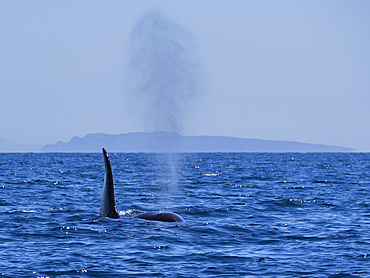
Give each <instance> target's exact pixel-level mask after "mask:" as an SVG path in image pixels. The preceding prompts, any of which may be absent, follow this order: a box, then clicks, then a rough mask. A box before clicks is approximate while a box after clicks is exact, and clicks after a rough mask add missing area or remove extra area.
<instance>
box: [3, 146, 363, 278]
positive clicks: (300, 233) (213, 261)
mask: <svg viewBox="0 0 370 278" xmlns="http://www.w3.org/2000/svg"><path fill="white" fill-rule="evenodd" d="M108 152H109V150H108ZM109 155H110V160H111V163H112V166H113V174H114V181H115V193H116V203H117V207H118V210H119V211H120V214H121V218H120V219H117V220H116V219H102V218H100V217H99V206H100V194H101V190H102V185H103V180H104V161H103V155H102V154H99V153H93V154H67V153H66V154H60V153H58V154H52V153H48V154H45V153H42V154H40V153H28V154H0V259H1V260H0V276H1V275H2V276H3V277H370V197H369V190H370V154H369V153H307V154H300V153H281V154H279V153H277V154H272V153H189V154H125V153H117V154H114V153H110V154H109ZM159 210H166V211H169V212H175V213H178V214H180V215H181V216H182V217H183V218H184V219H185V222H182V223H164V222H156V221H147V220H143V219H137V218H134V216H135V215H136V214H137V213H139V212H143V211H159Z"/></svg>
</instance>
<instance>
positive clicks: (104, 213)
mask: <svg viewBox="0 0 370 278" xmlns="http://www.w3.org/2000/svg"><path fill="white" fill-rule="evenodd" d="M103 155H104V162H105V176H104V186H103V193H102V195H101V201H100V217H108V218H119V214H118V212H117V207H116V201H115V199H114V185H113V173H112V167H111V164H110V161H109V157H108V154H107V152H106V151H105V149H104V148H103Z"/></svg>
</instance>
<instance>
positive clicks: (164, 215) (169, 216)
mask: <svg viewBox="0 0 370 278" xmlns="http://www.w3.org/2000/svg"><path fill="white" fill-rule="evenodd" d="M136 218H141V219H145V220H155V221H163V222H182V221H184V219H183V218H182V217H181V216H180V215H178V214H176V213H171V212H158V213H153V212H147V213H142V214H139V215H138V216H136Z"/></svg>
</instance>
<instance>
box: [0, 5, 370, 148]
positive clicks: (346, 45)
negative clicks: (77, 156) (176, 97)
mask: <svg viewBox="0 0 370 278" xmlns="http://www.w3.org/2000/svg"><path fill="white" fill-rule="evenodd" d="M153 11H159V12H161V14H162V15H164V16H165V18H166V20H167V19H168V20H169V21H171V22H173V23H174V24H175V25H176V26H178V27H179V28H181V30H184V32H188V34H190V35H191V37H192V43H193V44H194V45H193V47H194V49H193V50H194V53H197V57H198V62H199V64H198V65H199V68H198V69H200V70H199V76H198V77H199V80H200V83H199V84H201V86H200V87H201V90H198V91H197V92H196V95H195V96H193V97H192V99H191V100H190V101H189V102H188V105H187V108H186V111H183V113H182V114H181V122H182V124H181V130H179V131H180V132H181V133H182V134H184V135H224V136H236V137H243V138H261V139H273V140H290V141H301V142H307V143H321V144H329V145H341V146H347V147H354V148H356V149H358V150H360V151H370V124H369V121H370V1H368V0H363V1H357V0H353V1H350V0H347V1H340V0H332V1H323V0H320V1H319V0H317V1H312V0H309V1H299V0H292V1H289V0H284V1H278V0H271V1H263V0H255V1H246V0H239V1H238V0H233V1H226V0H223V1H217V0H208V1H207V0H202V1H199V0H194V1H191V0H190V1H189V0H187V1H174V0H168V1H134V0H132V1H124V0H116V1H110V0H104V1H103V0H102V1H93V0H89V1H87V0H86V1H82V0H81V1H78V0H71V1H68V0H63V1H49V0H44V1H40V0H33V1H30V0H24V1H17V0H2V1H0V92H1V96H0V118H1V121H0V137H2V138H5V139H8V140H10V141H12V142H15V143H37V144H46V143H56V142H57V141H59V140H62V141H69V140H70V139H71V138H72V137H73V136H84V135H86V134H89V133H97V132H102V133H109V134H117V133H127V132H135V131H151V130H150V126H148V123H145V120H144V118H145V117H140V113H134V112H135V111H133V110H135V109H136V106H135V103H134V102H133V99H132V98H128V97H127V94H128V92H127V91H128V89H127V86H126V84H125V83H126V81H127V76H128V75H129V74H130V73H129V69H130V68H129V62H130V54H129V49H128V48H129V47H128V46H129V42H130V36H131V32H132V30H133V28H134V26H135V24H137V23H138V22H139V21H140V20H141V19H142V18H143V16H145V15H146V14H148V13H150V12H153ZM174 30H175V29H174ZM129 99H130V100H129ZM128 101H130V103H129V105H127V102H128ZM141 109H142V108H141ZM139 112H140V110H139Z"/></svg>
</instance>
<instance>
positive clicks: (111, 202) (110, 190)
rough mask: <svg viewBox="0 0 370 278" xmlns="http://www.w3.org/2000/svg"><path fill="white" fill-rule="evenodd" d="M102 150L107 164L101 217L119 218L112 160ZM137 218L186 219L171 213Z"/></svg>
mask: <svg viewBox="0 0 370 278" xmlns="http://www.w3.org/2000/svg"><path fill="white" fill-rule="evenodd" d="M102 150H103V155H104V163H105V176H104V186H103V192H102V195H101V201H100V217H108V218H119V214H118V211H117V206H116V201H115V198H114V184H113V172H112V167H111V164H110V160H109V157H108V154H107V152H106V150H105V149H104V148H103V149H102ZM135 218H141V219H145V220H155V221H163V222H180V221H184V219H183V218H182V217H181V216H180V215H178V214H176V213H170V212H158V213H154V212H147V213H142V214H139V215H137V216H135Z"/></svg>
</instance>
